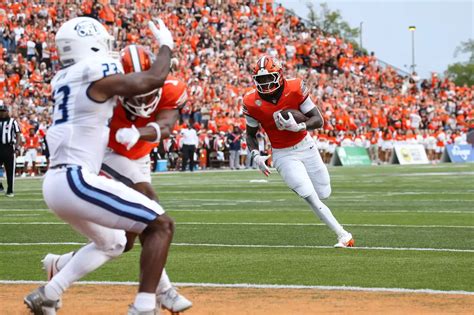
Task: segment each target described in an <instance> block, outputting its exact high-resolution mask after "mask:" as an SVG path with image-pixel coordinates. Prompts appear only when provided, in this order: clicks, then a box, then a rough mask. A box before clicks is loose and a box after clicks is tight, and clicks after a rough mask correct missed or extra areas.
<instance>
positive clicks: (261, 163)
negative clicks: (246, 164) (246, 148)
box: [250, 150, 272, 177]
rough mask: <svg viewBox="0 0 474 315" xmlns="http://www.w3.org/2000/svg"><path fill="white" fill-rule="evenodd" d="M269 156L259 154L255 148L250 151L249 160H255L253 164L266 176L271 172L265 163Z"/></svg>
mask: <svg viewBox="0 0 474 315" xmlns="http://www.w3.org/2000/svg"><path fill="white" fill-rule="evenodd" d="M269 158H270V155H267V156H261V155H260V152H258V151H257V150H253V151H252V152H250V161H253V162H255V164H256V165H257V166H258V168H259V169H260V171H262V173H263V174H264V175H265V176H267V177H268V175H270V174H271V173H272V172H270V169H269V168H268V166H267V164H266V163H265V162H266V161H267V160H268V159H269Z"/></svg>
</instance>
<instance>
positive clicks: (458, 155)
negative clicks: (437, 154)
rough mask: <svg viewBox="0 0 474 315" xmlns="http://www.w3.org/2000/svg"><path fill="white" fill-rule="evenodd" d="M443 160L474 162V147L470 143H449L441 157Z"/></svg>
mask: <svg viewBox="0 0 474 315" xmlns="http://www.w3.org/2000/svg"><path fill="white" fill-rule="evenodd" d="M441 161H443V162H452V163H467V162H471V163H474V149H473V147H472V145H470V144H461V145H457V144H448V145H447V146H446V148H445V149H444V152H443V156H442V158H441Z"/></svg>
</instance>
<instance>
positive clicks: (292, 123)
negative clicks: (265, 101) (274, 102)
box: [277, 113, 306, 132]
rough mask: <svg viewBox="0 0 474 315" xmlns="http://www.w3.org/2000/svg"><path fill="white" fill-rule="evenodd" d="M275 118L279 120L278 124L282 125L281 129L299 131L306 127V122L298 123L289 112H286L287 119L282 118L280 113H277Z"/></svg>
mask: <svg viewBox="0 0 474 315" xmlns="http://www.w3.org/2000/svg"><path fill="white" fill-rule="evenodd" d="M277 120H278V121H279V124H280V125H281V126H282V129H283V130H288V131H293V132H299V131H302V130H305V129H306V124H305V123H304V122H302V123H299V124H298V123H297V122H296V120H295V118H294V117H293V114H291V113H288V119H285V118H283V116H282V115H281V113H278V115H277ZM277 126H278V124H277Z"/></svg>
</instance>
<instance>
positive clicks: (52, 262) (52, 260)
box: [41, 254, 63, 310]
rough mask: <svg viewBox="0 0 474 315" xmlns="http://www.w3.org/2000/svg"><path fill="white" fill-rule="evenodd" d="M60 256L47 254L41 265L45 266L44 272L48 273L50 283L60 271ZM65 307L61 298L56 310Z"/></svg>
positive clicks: (47, 277)
mask: <svg viewBox="0 0 474 315" xmlns="http://www.w3.org/2000/svg"><path fill="white" fill-rule="evenodd" d="M59 257H61V256H60V255H54V254H47V255H46V256H44V258H43V260H42V261H41V263H42V264H43V270H44V271H46V279H48V282H49V281H50V280H51V279H52V278H53V277H54V275H55V274H57V273H58V272H59V269H58V260H59ZM62 306H63V301H62V299H61V298H60V299H59V300H58V302H57V303H56V310H59V309H60V308H61V307H62Z"/></svg>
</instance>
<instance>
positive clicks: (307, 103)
mask: <svg viewBox="0 0 474 315" xmlns="http://www.w3.org/2000/svg"><path fill="white" fill-rule="evenodd" d="M315 107H316V105H315V104H314V103H313V101H312V100H311V97H309V96H308V97H306V99H305V100H304V102H303V103H301V105H300V111H301V112H302V113H303V114H306V113H308V112H310V111H311V110H312V109H313V108H315Z"/></svg>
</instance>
